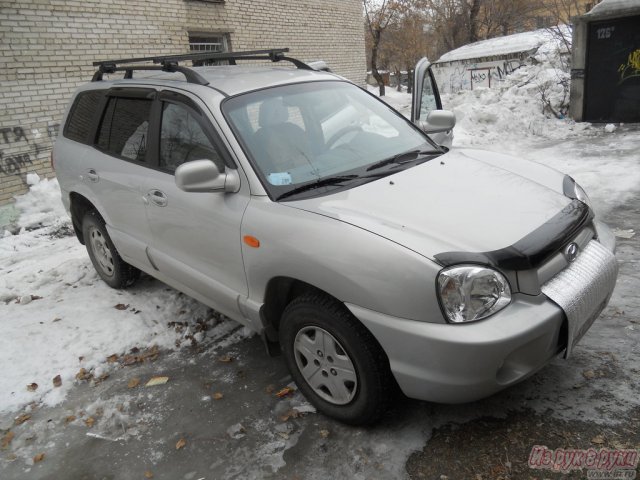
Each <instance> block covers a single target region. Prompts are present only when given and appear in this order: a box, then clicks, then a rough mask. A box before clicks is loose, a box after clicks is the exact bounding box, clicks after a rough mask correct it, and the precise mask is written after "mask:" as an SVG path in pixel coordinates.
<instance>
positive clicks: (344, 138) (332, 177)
mask: <svg viewBox="0 0 640 480" xmlns="http://www.w3.org/2000/svg"><path fill="white" fill-rule="evenodd" d="M223 110H224V113H225V116H226V118H227V120H228V121H229V123H230V124H231V127H232V129H233V130H234V132H235V134H236V136H237V137H238V139H239V140H240V142H241V144H242V145H243V147H244V149H245V152H246V153H247V154H248V156H249V158H250V160H251V161H252V163H253V165H254V168H255V169H256V171H257V173H258V175H259V176H260V178H261V180H262V183H263V184H264V185H265V187H266V189H267V191H268V192H269V194H270V195H271V196H272V198H275V199H281V198H285V197H292V199H293V198H298V197H299V196H300V195H301V196H303V197H306V196H309V195H318V194H324V193H327V192H329V191H333V190H335V189H337V188H345V187H350V186H355V185H357V184H360V183H363V182H364V181H371V180H372V179H375V178H380V177H381V176H384V175H388V174H391V173H395V172H396V171H398V170H399V169H402V168H409V167H410V166H412V165H415V164H417V163H419V162H420V161H425V159H424V158H423V156H424V155H426V154H434V153H440V151H439V149H438V147H437V146H436V145H435V144H433V143H432V142H431V141H430V140H429V139H428V137H427V136H426V135H424V134H423V133H422V132H420V131H419V130H418V129H417V128H415V127H414V126H413V125H412V124H411V123H410V122H409V121H408V120H406V119H405V118H403V117H402V116H400V115H399V114H398V113H396V112H395V111H393V110H392V109H391V108H389V107H388V106H387V105H386V104H384V103H383V102H381V101H378V100H377V99H376V98H374V97H373V96H371V95H369V94H368V93H366V92H364V91H363V90H361V89H360V88H358V87H356V86H355V85H352V84H350V83H347V82H341V81H335V82H334V81H330V82H309V83H303V84H292V85H285V86H282V87H275V88H268V89H264V90H259V91H255V92H251V93H246V94H242V95H239V96H236V97H233V98H230V99H228V100H227V101H225V103H224V105H223Z"/></svg>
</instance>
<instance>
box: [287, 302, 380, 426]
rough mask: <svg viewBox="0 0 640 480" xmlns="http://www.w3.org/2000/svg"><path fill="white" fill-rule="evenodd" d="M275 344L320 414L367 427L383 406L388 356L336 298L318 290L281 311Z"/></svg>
mask: <svg viewBox="0 0 640 480" xmlns="http://www.w3.org/2000/svg"><path fill="white" fill-rule="evenodd" d="M280 344H281V347H282V350H283V353H284V357H285V361H286V363H287V366H288V367H289V371H290V372H291V375H292V376H293V379H294V380H295V382H296V384H297V385H298V388H300V390H301V391H302V393H303V394H304V395H305V397H306V398H307V399H308V400H309V401H310V402H311V403H312V404H313V405H314V406H315V407H316V408H317V409H318V410H319V411H320V412H322V413H324V414H325V415H328V416H330V417H333V418H335V419H337V420H340V421H342V422H345V423H349V424H353V425H366V424H372V423H374V422H376V421H377V420H378V419H379V418H380V416H381V415H382V414H383V413H384V412H385V411H386V409H387V408H388V405H389V402H390V399H391V396H392V390H393V380H392V377H391V372H390V370H389V362H388V360H387V357H386V355H385V354H384V351H383V350H382V348H381V347H380V345H379V344H378V342H377V341H376V339H375V338H374V337H373V335H371V333H370V332H369V331H368V330H367V329H366V328H365V327H364V326H363V325H362V324H361V323H360V322H358V320H357V319H355V318H354V317H353V315H352V314H351V313H350V312H349V311H348V310H347V309H346V308H345V307H344V305H342V304H340V303H339V302H337V301H335V300H333V299H331V298H328V297H325V296H323V295H320V294H309V295H304V296H302V297H299V298H297V299H295V300H294V301H293V302H291V303H290V304H289V305H288V306H287V307H286V308H285V310H284V313H283V315H282V320H281V322H280Z"/></svg>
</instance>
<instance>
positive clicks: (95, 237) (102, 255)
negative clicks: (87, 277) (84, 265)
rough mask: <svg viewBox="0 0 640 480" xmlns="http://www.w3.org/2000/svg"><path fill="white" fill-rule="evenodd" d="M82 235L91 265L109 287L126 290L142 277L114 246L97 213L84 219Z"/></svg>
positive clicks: (92, 213) (88, 214) (87, 215)
mask: <svg viewBox="0 0 640 480" xmlns="http://www.w3.org/2000/svg"><path fill="white" fill-rule="evenodd" d="M82 235H83V237H84V243H85V245H86V246H87V252H88V253H89V258H90V259H91V263H93V266H94V268H95V269H96V271H97V272H98V275H100V278H102V280H104V281H105V282H106V283H107V285H109V286H110V287H112V288H125V287H128V286H130V285H133V284H134V283H135V281H136V280H137V279H138V278H139V277H140V270H138V269H137V268H135V267H133V266H131V265H129V264H128V263H126V262H125V261H124V260H122V258H120V254H119V253H118V251H117V250H116V247H115V246H114V245H113V242H112V241H111V238H110V237H109V234H108V233H107V228H106V227H105V224H104V220H103V219H102V218H101V217H100V215H98V213H97V212H95V211H91V212H88V213H87V214H86V215H85V216H84V218H83V219H82Z"/></svg>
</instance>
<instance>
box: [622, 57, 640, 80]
mask: <svg viewBox="0 0 640 480" xmlns="http://www.w3.org/2000/svg"><path fill="white" fill-rule="evenodd" d="M618 72H619V73H620V82H618V85H620V84H622V83H624V82H625V81H627V80H629V79H630V78H633V77H640V48H638V49H636V50H634V51H633V52H631V53H630V54H629V58H628V59H627V63H623V64H622V65H620V67H619V68H618Z"/></svg>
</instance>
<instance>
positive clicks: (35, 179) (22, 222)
mask: <svg viewBox="0 0 640 480" xmlns="http://www.w3.org/2000/svg"><path fill="white" fill-rule="evenodd" d="M27 184H28V185H30V188H29V193H27V194H25V195H20V196H18V197H16V208H17V209H18V211H19V212H20V218H19V219H18V227H20V228H24V229H27V230H29V229H33V228H37V227H42V226H49V225H54V224H59V223H61V222H62V223H64V222H68V221H69V217H68V216H67V214H66V212H65V210H64V206H63V205H62V202H61V201H60V186H59V185H58V180H57V179H55V178H54V179H53V180H48V179H46V178H45V179H43V180H41V179H40V177H39V176H38V174H37V173H29V174H27Z"/></svg>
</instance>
